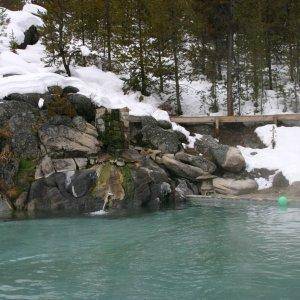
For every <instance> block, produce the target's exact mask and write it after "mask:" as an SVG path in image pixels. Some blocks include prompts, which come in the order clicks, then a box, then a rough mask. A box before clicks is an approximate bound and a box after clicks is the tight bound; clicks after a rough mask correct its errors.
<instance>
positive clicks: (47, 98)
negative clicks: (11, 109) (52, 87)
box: [4, 93, 52, 109]
mask: <svg viewBox="0 0 300 300" xmlns="http://www.w3.org/2000/svg"><path fill="white" fill-rule="evenodd" d="M41 98H43V99H44V107H46V106H47V105H48V104H49V103H50V102H51V101H52V98H51V95H50V94H49V93H45V94H41V93H25V94H19V93H13V94H10V95H8V96H6V97H5V98H4V99H5V100H7V101H18V102H25V103H28V104H30V105H32V107H34V108H36V109H37V108H38V103H39V100H40V99H41Z"/></svg>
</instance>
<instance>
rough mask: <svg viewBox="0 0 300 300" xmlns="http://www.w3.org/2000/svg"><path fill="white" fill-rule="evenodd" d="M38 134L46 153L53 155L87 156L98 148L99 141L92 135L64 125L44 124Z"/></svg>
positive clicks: (94, 152)
mask: <svg viewBox="0 0 300 300" xmlns="http://www.w3.org/2000/svg"><path fill="white" fill-rule="evenodd" d="M38 135H39V138H40V141H41V143H42V144H43V145H44V147H45V148H46V151H47V153H49V154H53V155H54V156H65V157H66V156H80V155H83V156H87V155H91V154H96V153H97V152H98V151H99V150H100V142H99V141H98V140H97V138H96V137H95V136H94V135H90V134H88V133H85V132H82V131H79V130H78V129H77V128H74V127H69V126H66V125H50V124H44V125H43V126H42V127H41V128H40V129H39V131H38Z"/></svg>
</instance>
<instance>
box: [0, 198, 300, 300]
mask: <svg viewBox="0 0 300 300" xmlns="http://www.w3.org/2000/svg"><path fill="white" fill-rule="evenodd" d="M299 295H300V208H299V207H289V208H288V209H286V210H281V209H279V208H278V207H276V206H270V205H267V204H253V203H244V204H239V205H236V204H234V205H223V204H220V205H205V204H202V205H194V206H192V207H188V208H186V209H183V210H168V211H161V212H155V213H134V214H126V215H119V216H118V215H114V216H101V217H64V218H44V219H27V220H18V221H9V222H4V221H1V220H0V299H299V297H300V296H299Z"/></svg>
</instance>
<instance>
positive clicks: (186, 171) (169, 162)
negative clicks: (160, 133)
mask: <svg viewBox="0 0 300 300" xmlns="http://www.w3.org/2000/svg"><path fill="white" fill-rule="evenodd" d="M161 163H162V164H163V165H164V166H165V167H166V168H167V169H168V170H169V171H170V172H171V173H172V174H173V175H175V176H176V177H179V178H186V179H190V180H192V181H195V180H196V178H197V177H199V176H201V175H207V174H208V173H207V172H204V171H203V170H202V169H200V168H198V167H194V166H190V165H187V164H184V163H182V162H180V161H178V160H175V159H173V158H170V157H168V156H166V155H164V156H163V157H162V159H161Z"/></svg>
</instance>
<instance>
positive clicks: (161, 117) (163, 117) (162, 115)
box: [152, 109, 170, 122]
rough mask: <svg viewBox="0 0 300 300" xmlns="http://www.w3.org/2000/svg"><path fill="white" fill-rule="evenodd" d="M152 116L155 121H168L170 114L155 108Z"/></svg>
mask: <svg viewBox="0 0 300 300" xmlns="http://www.w3.org/2000/svg"><path fill="white" fill-rule="evenodd" d="M152 117H153V118H154V119H156V120H157V121H169V122H170V116H169V114H168V113H167V112H166V111H165V110H161V109H157V110H156V111H155V112H154V113H153V114H152Z"/></svg>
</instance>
